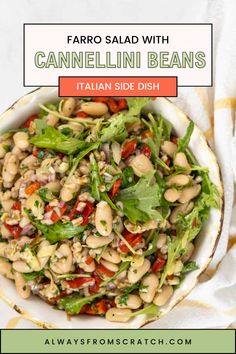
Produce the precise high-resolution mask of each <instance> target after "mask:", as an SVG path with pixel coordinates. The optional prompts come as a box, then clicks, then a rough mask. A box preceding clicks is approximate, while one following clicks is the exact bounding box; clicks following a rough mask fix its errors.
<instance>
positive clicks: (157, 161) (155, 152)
mask: <svg viewBox="0 0 236 354" xmlns="http://www.w3.org/2000/svg"><path fill="white" fill-rule="evenodd" d="M146 144H147V145H148V146H149V147H150V149H151V152H152V159H153V161H154V163H155V165H159V166H161V167H163V168H165V169H166V170H170V168H169V166H167V165H166V164H165V162H164V161H163V160H162V159H161V158H160V157H159V156H158V154H159V153H158V150H159V148H160V147H158V148H157V145H156V144H155V142H154V141H153V140H152V139H151V138H148V139H147V141H146Z"/></svg>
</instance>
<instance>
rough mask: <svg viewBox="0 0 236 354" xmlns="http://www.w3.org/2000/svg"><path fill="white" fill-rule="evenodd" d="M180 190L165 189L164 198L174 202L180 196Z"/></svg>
mask: <svg viewBox="0 0 236 354" xmlns="http://www.w3.org/2000/svg"><path fill="white" fill-rule="evenodd" d="M180 195H181V192H180V191H178V190H177V189H175V188H169V189H167V190H166V191H165V193H164V198H165V199H166V200H167V201H168V202H170V203H174V202H176V200H177V199H178V198H179V197H180Z"/></svg>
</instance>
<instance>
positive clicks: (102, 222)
mask: <svg viewBox="0 0 236 354" xmlns="http://www.w3.org/2000/svg"><path fill="white" fill-rule="evenodd" d="M112 220H113V219H112V210H111V207H110V205H109V204H108V203H107V202H104V201H101V202H99V203H98V204H97V207H96V211H95V226H96V229H97V231H98V232H99V233H100V234H101V235H102V236H108V235H110V233H111V231H112Z"/></svg>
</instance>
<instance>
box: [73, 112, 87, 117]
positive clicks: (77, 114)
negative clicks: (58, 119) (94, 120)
mask: <svg viewBox="0 0 236 354" xmlns="http://www.w3.org/2000/svg"><path fill="white" fill-rule="evenodd" d="M76 117H80V118H86V117H88V113H86V112H83V111H78V112H76Z"/></svg>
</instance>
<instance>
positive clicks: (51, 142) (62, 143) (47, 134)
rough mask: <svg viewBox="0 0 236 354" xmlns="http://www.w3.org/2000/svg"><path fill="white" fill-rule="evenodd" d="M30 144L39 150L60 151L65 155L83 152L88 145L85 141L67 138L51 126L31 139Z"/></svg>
mask: <svg viewBox="0 0 236 354" xmlns="http://www.w3.org/2000/svg"><path fill="white" fill-rule="evenodd" d="M30 143H31V144H33V145H35V146H37V147H40V148H47V149H52V150H56V151H60V152H63V153H64V154H67V155H70V154H74V153H76V152H78V151H79V150H83V149H85V148H86V147H87V145H88V144H87V143H86V142H85V141H81V140H78V139H76V138H71V137H67V136H66V135H64V134H62V133H60V132H59V131H58V130H57V129H55V128H53V127H51V126H47V127H46V128H45V129H44V131H43V132H42V134H40V135H35V136H34V137H32V138H31V139H30Z"/></svg>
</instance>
